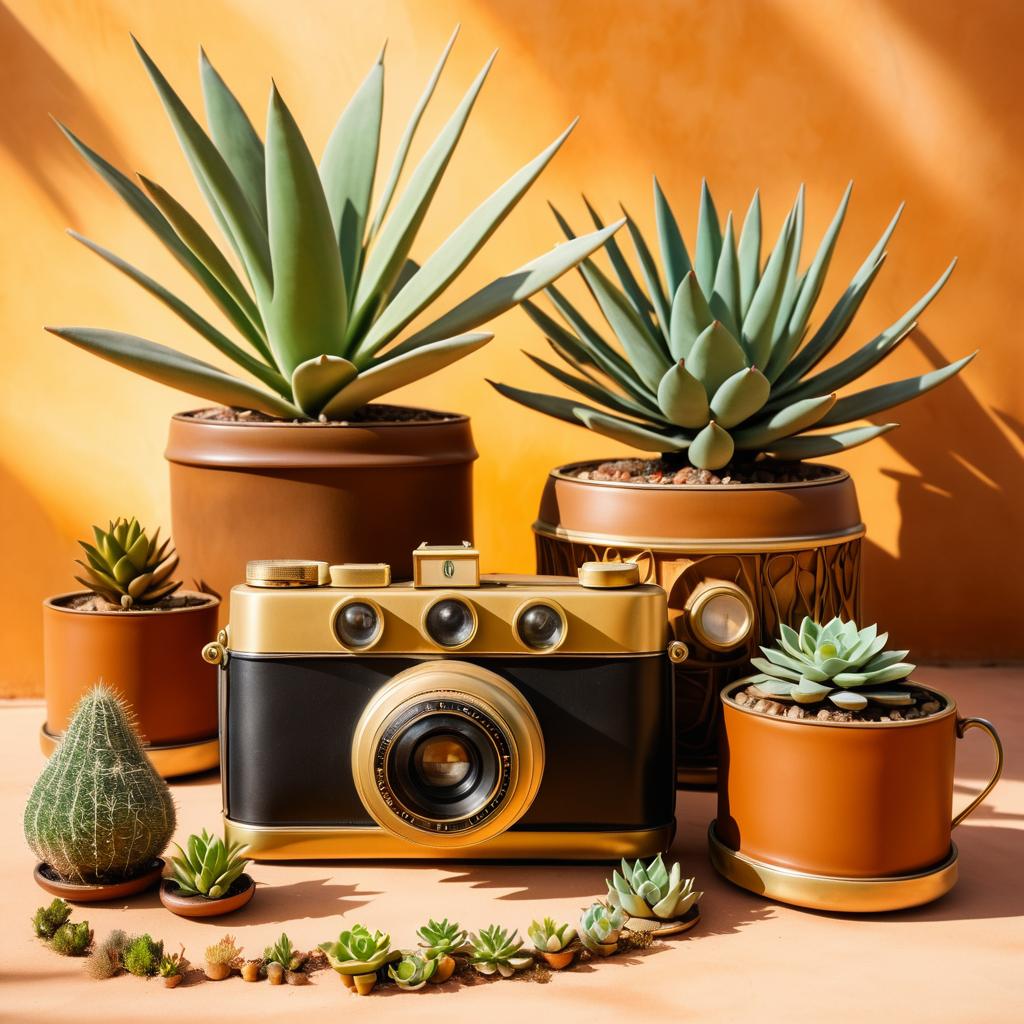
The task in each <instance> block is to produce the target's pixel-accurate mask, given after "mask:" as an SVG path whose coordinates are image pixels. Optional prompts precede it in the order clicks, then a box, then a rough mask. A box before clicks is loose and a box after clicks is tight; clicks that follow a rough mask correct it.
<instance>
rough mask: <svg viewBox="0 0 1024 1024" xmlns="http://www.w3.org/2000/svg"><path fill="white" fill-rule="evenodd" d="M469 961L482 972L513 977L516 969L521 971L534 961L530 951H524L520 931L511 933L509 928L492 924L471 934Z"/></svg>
mask: <svg viewBox="0 0 1024 1024" xmlns="http://www.w3.org/2000/svg"><path fill="white" fill-rule="evenodd" d="M469 948H470V958H469V962H470V963H471V964H472V965H473V966H474V967H475V968H476V969H477V970H478V971H479V972H480V973H481V974H495V973H497V974H500V975H501V976H502V977H503V978H511V977H512V975H513V974H515V972H516V971H521V970H523V968H525V967H529V966H530V965H531V964H532V963H533V957H532V956H530V954H529V953H523V952H521V951H522V948H523V940H522V939H521V938H519V932H518V931H513V932H512V933H511V935H510V934H509V932H508V929H507V928H502V927H500V926H499V925H496V924H492V925H490V926H489V927H487V928H481V929H480V933H479V934H478V935H474V934H472V933H471V934H470V936H469Z"/></svg>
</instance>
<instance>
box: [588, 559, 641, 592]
mask: <svg viewBox="0 0 1024 1024" xmlns="http://www.w3.org/2000/svg"><path fill="white" fill-rule="evenodd" d="M579 579H580V586H581V587H592V588H593V589H595V590H610V589H613V588H618V587H635V586H636V585H637V584H638V583H639V582H640V566H639V565H637V564H636V562H584V563H583V564H582V565H581V566H580V568H579Z"/></svg>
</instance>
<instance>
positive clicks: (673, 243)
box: [654, 178, 693, 295]
mask: <svg viewBox="0 0 1024 1024" xmlns="http://www.w3.org/2000/svg"><path fill="white" fill-rule="evenodd" d="M654 215H655V221H656V223H657V225H658V243H659V246H660V248H661V262H662V264H663V265H664V267H665V277H666V280H667V283H668V294H669V295H675V293H676V289H677V288H678V287H679V284H680V282H681V281H682V280H683V278H684V277H686V275H687V274H688V273H689V272H690V271H691V270H692V269H693V264H692V263H691V262H690V254H689V253H688V252H687V251H686V244H685V243H684V242H683V236H682V233H681V232H680V230H679V224H678V223H677V222H676V217H675V214H674V213H673V212H672V207H671V206H669V203H668V200H667V199H666V198H665V193H664V192H662V191H661V185H659V184H658V179H657V178H655V179H654Z"/></svg>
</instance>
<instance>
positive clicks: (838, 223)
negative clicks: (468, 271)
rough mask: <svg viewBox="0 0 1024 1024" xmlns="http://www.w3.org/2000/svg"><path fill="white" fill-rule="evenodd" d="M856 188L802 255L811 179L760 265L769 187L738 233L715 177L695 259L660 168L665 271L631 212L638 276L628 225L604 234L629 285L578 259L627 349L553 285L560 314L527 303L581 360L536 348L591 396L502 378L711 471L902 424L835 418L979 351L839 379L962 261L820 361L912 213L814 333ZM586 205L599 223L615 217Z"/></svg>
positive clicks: (703, 207)
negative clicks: (892, 315) (902, 309)
mask: <svg viewBox="0 0 1024 1024" xmlns="http://www.w3.org/2000/svg"><path fill="white" fill-rule="evenodd" d="M851 189H852V185H851V186H850V187H848V188H847V190H846V193H845V195H844V196H843V198H842V200H841V201H840V203H839V208H838V210H837V211H836V214H835V216H834V218H833V220H832V222H831V224H830V225H829V227H828V229H827V231H826V233H825V235H824V237H823V238H822V240H821V243H820V244H819V246H818V247H817V250H816V252H815V254H814V256H813V258H812V259H811V260H810V262H809V263H808V264H806V265H805V266H804V267H802V268H801V266H800V259H801V248H802V244H803V232H804V191H803V188H801V189H800V192H799V194H798V196H797V199H796V203H795V205H794V206H793V208H792V210H791V211H790V212H789V215H788V216H787V217H786V219H785V222H784V223H783V225H782V230H781V232H780V234H779V239H778V242H777V243H776V244H775V246H774V248H773V249H772V250H771V252H770V253H769V254H768V257H767V259H766V260H765V261H764V262H762V260H761V204H760V199H759V198H758V195H757V193H755V194H754V198H753V201H752V202H751V204H750V208H749V210H748V212H747V215H746V217H745V220H744V223H743V229H742V231H741V232H740V233H739V235H738V237H737V233H736V230H735V227H734V224H733V218H732V214H729V216H728V217H727V219H726V222H725V226H724V228H723V226H722V224H721V222H720V220H719V216H718V213H717V211H716V209H715V204H714V202H713V200H712V198H711V193H710V191H709V190H708V187H707V184H706V183H705V184H704V186H703V188H702V189H701V198H700V217H699V221H698V225H697V239H696V247H695V249H694V250H693V254H692V258H691V254H690V253H689V252H688V251H687V248H686V245H685V244H684V242H683V238H682V235H681V234H680V231H679V227H678V224H677V222H676V218H675V215H674V214H673V212H672V210H671V208H670V206H669V204H668V201H667V200H666V198H665V195H664V193H663V192H662V191H661V188H660V187H659V185H658V183H657V181H655V183H654V203H655V213H656V218H657V229H658V242H659V249H660V253H661V262H662V266H661V268H660V269H659V267H658V266H657V264H656V262H655V258H654V256H653V255H652V254H651V250H650V248H649V246H648V245H647V242H646V241H645V239H644V238H643V235H642V234H641V232H640V230H639V228H638V227H637V226H636V224H635V223H634V222H633V220H632V218H630V217H629V216H628V215H627V218H626V224H627V227H628V230H629V233H630V235H631V237H632V241H633V246H634V249H635V250H636V256H637V263H638V266H639V268H640V277H639V278H638V276H637V275H636V274H635V273H634V271H633V269H632V268H631V267H630V264H629V262H628V261H627V259H626V257H625V254H624V253H623V251H622V249H621V248H620V247H619V245H618V242H617V241H616V239H615V238H611V239H609V240H608V241H607V242H606V244H605V251H606V253H607V256H608V260H609V262H610V265H611V268H612V270H613V271H614V276H615V277H616V278H617V279H618V280H617V282H616V281H613V280H612V277H610V276H609V275H608V274H606V273H605V271H604V270H602V269H601V268H600V267H598V265H597V264H596V262H595V261H594V260H593V259H589V258H588V259H585V260H583V261H582V262H581V263H580V265H579V268H578V269H579V271H580V273H581V275H582V276H583V279H584V282H585V283H586V285H587V288H588V290H589V291H590V293H591V295H592V296H593V298H594V299H595V301H596V304H597V306H598V307H599V309H600V312H601V315H602V317H603V318H604V320H605V321H606V323H607V327H608V328H610V330H611V332H612V334H613V335H614V336H615V337H617V339H618V342H619V344H620V346H621V352H620V351H619V350H617V349H615V348H613V347H612V346H611V345H610V344H609V343H608V342H607V341H606V340H605V339H604V337H603V336H602V334H603V331H602V330H601V329H599V328H598V327H595V326H594V324H593V322H592V318H589V317H588V316H585V315H584V313H582V312H581V311H580V310H578V309H577V308H576V307H575V306H574V305H573V304H572V303H571V302H570V301H569V300H568V299H567V298H566V296H565V295H563V294H562V292H561V291H560V290H559V289H558V288H556V287H555V286H554V285H552V286H549V287H548V289H547V295H548V298H549V299H550V300H551V303H552V305H553V307H554V310H555V313H556V316H557V319H556V318H555V317H552V316H551V315H549V313H547V312H546V311H545V310H543V309H541V308H540V306H537V305H535V304H534V303H533V302H530V301H527V302H525V303H523V306H524V309H525V310H526V312H527V313H528V314H529V316H530V318H531V319H532V320H533V322H534V323H535V324H536V325H537V326H538V327H539V328H540V329H541V331H542V332H543V333H544V335H545V337H546V339H547V341H548V343H549V344H550V345H551V347H552V348H553V349H554V351H555V353H556V355H558V357H559V358H560V359H562V360H563V361H564V362H565V363H566V364H567V365H568V367H569V372H567V371H566V370H565V369H561V368H559V367H558V366H554V365H552V364H550V363H547V362H545V361H544V360H542V359H538V358H533V357H531V358H533V361H534V362H535V363H536V364H537V365H538V366H539V367H540V368H541V369H542V370H544V371H545V372H546V373H548V374H549V375H550V376H551V377H553V378H554V379H555V380H556V381H558V383H559V384H561V385H563V386H564V387H566V388H568V389H569V390H571V391H574V392H575V393H576V394H577V395H578V396H581V397H580V398H563V397H560V396H555V395H547V394H537V393H535V392H531V391H523V390H521V389H519V388H513V387H509V386H507V385H504V384H495V385H494V386H495V387H496V388H497V389H498V391H499V392H501V393H502V394H503V395H505V396H507V397H508V398H511V399H513V400H514V401H516V402H519V403H520V404H522V405H525V406H528V407H529V408H531V409H536V410H538V411H539V412H542V413H546V414H547V415H549V416H553V417H555V418H556V419H560V420H564V421H565V422H567V423H573V424H576V425H577V426H584V427H587V428H589V429H590V430H593V431H595V432H596V433H599V434H603V435H605V436H606V437H610V438H613V439H614V440H616V441H621V442H623V443H625V444H628V445H631V446H632V447H634V448H638V449H640V450H642V451H648V452H661V453H664V454H666V455H672V456H675V457H677V458H685V459H686V460H687V461H688V462H689V463H690V465H692V466H695V467H698V468H700V469H709V470H713V469H721V468H723V467H724V466H726V465H728V464H729V462H730V460H732V459H733V457H734V456H736V457H738V458H744V457H745V458H747V459H748V460H753V459H754V458H755V457H757V456H758V455H760V454H765V455H771V456H774V457H776V458H780V459H807V458H815V457H818V456H823V455H831V454H833V453H835V452H839V451H843V450H845V449H847V448H852V447H854V446H855V445H859V444H863V443H864V442H865V441H870V440H871V439H872V438H875V437H878V436H879V435H881V434H884V433H886V432H887V431H889V430H892V429H893V428H894V427H896V426H897V424H895V423H883V424H878V425H874V424H869V425H864V426H859V427H852V428H848V429H844V430H836V428H837V427H841V426H843V425H844V424H849V423H854V422H856V421H860V420H865V419H867V418H869V417H871V416H874V415H875V414H876V413H879V412H883V411H884V410H887V409H890V408H891V407H893V406H895V405H899V404H901V403H902V402H906V401H908V400H910V399H913V398H916V397H917V396H918V395H921V394H924V392H926V391H930V390H931V389H932V388H934V387H936V386H937V385H939V384H941V383H943V381H946V380H948V379H949V378H950V377H952V376H953V375H954V374H956V373H958V372H959V371H960V370H962V369H963V368H964V366H966V365H967V363H969V362H970V361H971V359H973V358H974V356H973V355H968V356H965V357H964V358H962V359H958V360H957V361H956V362H953V363H950V364H949V365H948V366H943V367H940V368H939V369H937V370H933V371H931V372H930V373H926V374H924V375H922V376H919V377H910V378H908V379H906V380H902V381H897V382H894V383H891V384H882V385H880V386H877V387H870V388H866V389H864V390H862V391H858V392H855V393H854V394H850V395H846V396H844V397H841V398H840V397H837V394H836V392H837V391H839V390H840V389H842V388H844V387H846V386H847V385H851V384H854V383H855V382H856V381H858V380H859V379H860V378H861V377H863V376H864V375H865V374H866V373H868V371H870V370H871V369H872V368H873V367H874V366H876V365H878V364H879V363H880V362H881V361H882V360H883V359H885V357H886V356H888V355H889V354H890V353H891V352H892V351H893V350H894V349H895V348H896V346H897V345H899V344H900V342H901V341H903V340H904V338H906V337H907V335H908V334H909V333H910V332H911V331H912V330H913V329H914V327H916V325H917V324H916V322H917V318H918V316H919V315H920V314H921V312H922V311H923V310H924V309H925V307H926V306H927V305H928V304H929V303H930V302H931V301H932V299H933V298H935V296H936V295H937V294H938V293H939V291H940V290H941V288H942V286H943V285H944V284H945V283H946V280H947V278H948V277H949V275H950V274H951V273H952V271H953V264H950V266H949V267H948V268H947V269H946V271H945V272H944V273H943V274H942V276H941V277H940V278H939V279H938V281H936V282H935V284H934V285H932V287H931V288H930V289H929V290H928V291H927V292H926V293H925V294H924V295H923V296H922V297H921V298H920V299H919V300H918V301H917V302H916V303H914V305H913V306H912V307H911V308H910V309H909V310H907V312H906V313H904V314H903V315H902V316H901V317H900V318H899V319H898V320H896V321H895V323H893V324H892V325H890V326H889V327H887V328H886V329H885V330H884V331H882V332H881V333H880V334H878V335H876V336H875V337H874V338H873V339H871V340H870V341H868V342H867V343H866V344H864V345H863V346H862V347H861V348H860V349H858V350H857V351H855V352H854V353H853V354H852V355H849V356H847V357H846V358H844V359H841V360H839V361H838V362H835V363H834V364H833V365H830V366H828V367H827V368H825V369H820V364H821V363H822V361H823V360H825V359H826V357H827V356H828V355H829V354H830V353H831V352H832V350H833V349H834V348H835V346H836V345H837V344H838V343H839V342H840V340H841V339H842V338H843V336H844V334H845V333H846V331H847V328H848V327H849V325H850V322H851V321H852V320H853V318H854V316H855V315H856V313H857V310H858V308H859V307H860V305H861V303H862V302H863V300H864V296H865V295H866V293H867V291H868V289H869V288H870V287H871V284H872V282H873V281H874V279H875V277H876V276H877V274H878V272H879V271H880V269H881V267H882V264H883V262H884V261H885V247H886V245H887V244H888V241H889V238H890V236H891V235H892V233H893V231H894V230H895V228H896V223H897V221H898V219H899V212H897V214H896V216H895V217H894V218H893V220H892V221H891V223H890V224H889V226H888V227H887V228H886V230H885V232H884V234H883V235H882V237H881V239H880V240H879V242H878V243H877V244H876V245H875V247H874V249H872V251H871V252H870V253H869V254H868V256H867V258H866V259H865V261H864V263H863V264H862V265H861V267H860V269H859V270H858V271H857V272H856V274H855V275H854V277H853V280H852V281H851V282H850V284H849V285H848V287H847V288H846V290H845V291H843V292H842V294H841V295H840V297H839V299H838V301H837V302H836V304H835V306H834V307H833V308H832V310H831V311H830V312H829V313H828V314H827V315H825V316H819V318H818V319H819V323H818V326H817V327H816V328H815V329H814V330H811V329H810V323H811V317H812V313H813V310H814V307H815V305H816V303H817V300H818V298H819V296H820V294H821V291H822V286H823V284H824V281H825V276H826V274H827V273H828V269H829V264H830V262H831V260H832V254H833V251H834V249H835V245H836V240H837V238H838V235H839V232H840V229H841V228H842V224H843V219H844V217H845V215H846V208H847V205H848V203H849V200H850V192H851ZM587 205H588V212H589V214H590V216H591V219H592V220H593V222H594V224H595V225H599V224H601V219H600V217H599V216H598V214H597V212H596V211H595V210H594V209H593V208H592V207H590V206H589V204H587ZM900 209H901V210H902V207H901V208H900ZM555 216H556V218H557V219H558V221H559V224H560V225H561V227H562V230H563V231H564V233H565V234H566V235H567V237H569V238H572V237H574V234H573V231H572V229H571V228H570V227H569V225H568V223H567V222H566V221H565V219H564V218H563V217H562V216H561V215H560V214H558V213H557V212H556V214H555ZM640 278H642V280H643V284H641V283H640ZM492 383H493V382H492ZM590 403H595V404H593V405H592V404H590Z"/></svg>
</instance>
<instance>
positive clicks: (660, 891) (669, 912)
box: [607, 853, 704, 927]
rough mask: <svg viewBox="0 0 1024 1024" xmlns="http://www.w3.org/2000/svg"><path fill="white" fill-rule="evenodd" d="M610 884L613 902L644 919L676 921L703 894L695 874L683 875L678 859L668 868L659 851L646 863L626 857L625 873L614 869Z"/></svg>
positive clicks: (630, 914)
mask: <svg viewBox="0 0 1024 1024" xmlns="http://www.w3.org/2000/svg"><path fill="white" fill-rule="evenodd" d="M607 884H608V903H609V904H610V905H611V906H613V907H621V908H622V909H623V910H624V911H625V912H626V913H627V914H629V916H630V917H631V918H642V919H645V920H651V919H654V920H658V921H677V920H679V918H681V917H683V916H685V915H686V914H688V913H689V912H690V911H691V910H692V909H693V908H694V907H695V906H696V905H697V904H698V903H699V902H700V898H701V896H703V895H704V893H702V892H696V891H695V890H694V888H693V879H692V878H683V876H682V870H681V868H680V867H679V864H678V862H677V863H675V864H673V865H672V869H671V870H669V869H667V868H666V867H665V862H664V861H663V860H662V859H661V854H660V853H659V854H658V855H657V856H656V857H655V858H654V859H653V860H652V861H651V862H650V863H649V864H647V865H646V866H645V865H644V863H643V862H642V861H640V860H637V861H636V862H635V863H634V864H633V866H632V867H630V865H629V861H627V860H625V859H624V860H623V861H622V873H621V874H620V873H619V872H618V871H614V872H612V878H611V881H609V882H608V883H607ZM630 927H632V925H631V926H630Z"/></svg>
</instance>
